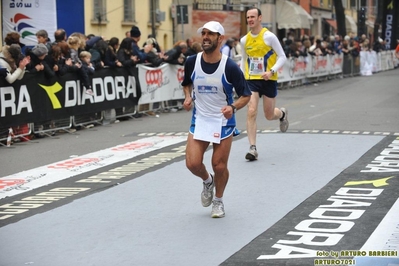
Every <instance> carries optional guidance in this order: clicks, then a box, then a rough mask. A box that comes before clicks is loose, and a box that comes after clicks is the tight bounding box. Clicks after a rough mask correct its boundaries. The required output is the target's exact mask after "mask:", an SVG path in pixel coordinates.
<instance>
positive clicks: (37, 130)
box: [33, 117, 72, 137]
mask: <svg viewBox="0 0 399 266" xmlns="http://www.w3.org/2000/svg"><path fill="white" fill-rule="evenodd" d="M33 125H34V126H33V134H35V135H36V136H43V137H44V136H47V137H53V136H54V135H55V133H56V132H57V131H65V132H70V131H69V130H70V128H71V127H72V117H68V118H64V119H56V120H50V121H43V122H39V123H35V124H33Z"/></svg>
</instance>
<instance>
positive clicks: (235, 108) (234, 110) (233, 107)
mask: <svg viewBox="0 0 399 266" xmlns="http://www.w3.org/2000/svg"><path fill="white" fill-rule="evenodd" d="M229 106H230V107H231V108H232V109H233V113H234V114H235V113H236V112H237V107H235V106H234V105H232V104H229Z"/></svg>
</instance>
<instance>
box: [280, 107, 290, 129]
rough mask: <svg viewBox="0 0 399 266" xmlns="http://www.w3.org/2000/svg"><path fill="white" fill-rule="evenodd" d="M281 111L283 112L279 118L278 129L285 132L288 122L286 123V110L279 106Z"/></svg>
mask: <svg viewBox="0 0 399 266" xmlns="http://www.w3.org/2000/svg"><path fill="white" fill-rule="evenodd" d="M280 110H281V112H284V113H285V116H284V118H283V119H280V130H281V132H286V131H287V129H288V126H289V124H290V123H288V111H287V110H286V109H285V108H284V107H283V108H280Z"/></svg>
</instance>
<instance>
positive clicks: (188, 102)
mask: <svg viewBox="0 0 399 266" xmlns="http://www.w3.org/2000/svg"><path fill="white" fill-rule="evenodd" d="M192 103H193V98H191V97H189V98H186V99H185V100H184V102H183V108H184V110H186V111H190V110H191V107H192Z"/></svg>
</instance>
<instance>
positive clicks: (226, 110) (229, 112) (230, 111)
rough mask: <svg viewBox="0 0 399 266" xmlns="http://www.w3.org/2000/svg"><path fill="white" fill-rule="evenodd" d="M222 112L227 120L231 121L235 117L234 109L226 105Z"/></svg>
mask: <svg viewBox="0 0 399 266" xmlns="http://www.w3.org/2000/svg"><path fill="white" fill-rule="evenodd" d="M221 111H222V114H223V115H224V117H225V118H226V119H230V118H232V117H233V114H234V110H233V107H231V106H229V105H226V106H223V108H222V110H221Z"/></svg>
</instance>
